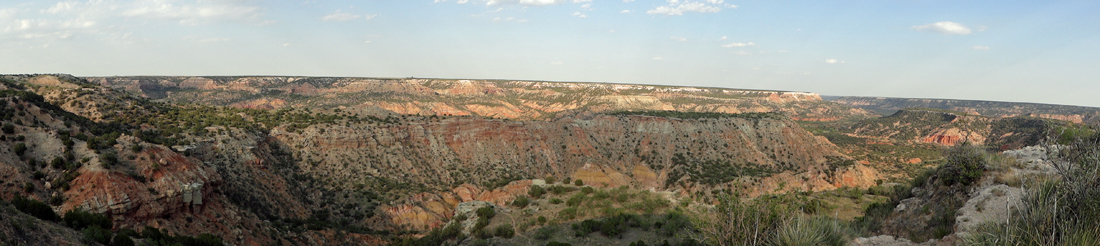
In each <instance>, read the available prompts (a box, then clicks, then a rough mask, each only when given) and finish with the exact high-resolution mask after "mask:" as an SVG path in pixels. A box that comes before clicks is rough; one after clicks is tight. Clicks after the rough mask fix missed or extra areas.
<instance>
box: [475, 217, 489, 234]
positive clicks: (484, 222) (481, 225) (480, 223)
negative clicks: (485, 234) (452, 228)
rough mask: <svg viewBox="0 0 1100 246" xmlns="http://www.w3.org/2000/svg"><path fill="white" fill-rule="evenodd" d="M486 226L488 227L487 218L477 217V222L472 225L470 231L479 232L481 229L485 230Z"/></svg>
mask: <svg viewBox="0 0 1100 246" xmlns="http://www.w3.org/2000/svg"><path fill="white" fill-rule="evenodd" d="M488 225H489V218H486V217H478V218H477V222H476V223H474V228H473V229H472V230H474V231H477V230H481V228H485V226H488Z"/></svg>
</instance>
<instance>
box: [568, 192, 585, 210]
mask: <svg viewBox="0 0 1100 246" xmlns="http://www.w3.org/2000/svg"><path fill="white" fill-rule="evenodd" d="M584 198H585V195H584V194H583V193H578V194H576V195H573V196H571V197H569V201H566V202H565V205H566V206H570V207H576V206H577V205H581V202H583V201H584Z"/></svg>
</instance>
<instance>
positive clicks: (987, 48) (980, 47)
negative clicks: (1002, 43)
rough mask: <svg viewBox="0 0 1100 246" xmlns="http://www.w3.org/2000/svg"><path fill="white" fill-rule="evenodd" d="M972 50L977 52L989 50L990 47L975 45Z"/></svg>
mask: <svg viewBox="0 0 1100 246" xmlns="http://www.w3.org/2000/svg"><path fill="white" fill-rule="evenodd" d="M970 48H971V49H975V50H989V46H981V45H975V46H974V47H970Z"/></svg>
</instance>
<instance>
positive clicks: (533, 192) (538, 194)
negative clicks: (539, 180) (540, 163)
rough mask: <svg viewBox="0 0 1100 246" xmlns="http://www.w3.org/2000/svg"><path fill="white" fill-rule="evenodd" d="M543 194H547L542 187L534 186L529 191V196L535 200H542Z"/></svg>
mask: <svg viewBox="0 0 1100 246" xmlns="http://www.w3.org/2000/svg"><path fill="white" fill-rule="evenodd" d="M543 194H546V189H544V188H542V186H535V185H532V186H531V189H528V190H527V195H528V196H531V197H534V198H535V199H538V198H542V195H543Z"/></svg>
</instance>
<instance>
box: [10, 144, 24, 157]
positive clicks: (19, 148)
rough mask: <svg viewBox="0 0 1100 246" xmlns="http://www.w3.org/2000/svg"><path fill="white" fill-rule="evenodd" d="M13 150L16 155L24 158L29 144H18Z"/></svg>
mask: <svg viewBox="0 0 1100 246" xmlns="http://www.w3.org/2000/svg"><path fill="white" fill-rule="evenodd" d="M12 150H13V151H15V155H18V156H23V153H24V152H27V144H25V143H17V144H15V146H14V147H12Z"/></svg>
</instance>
